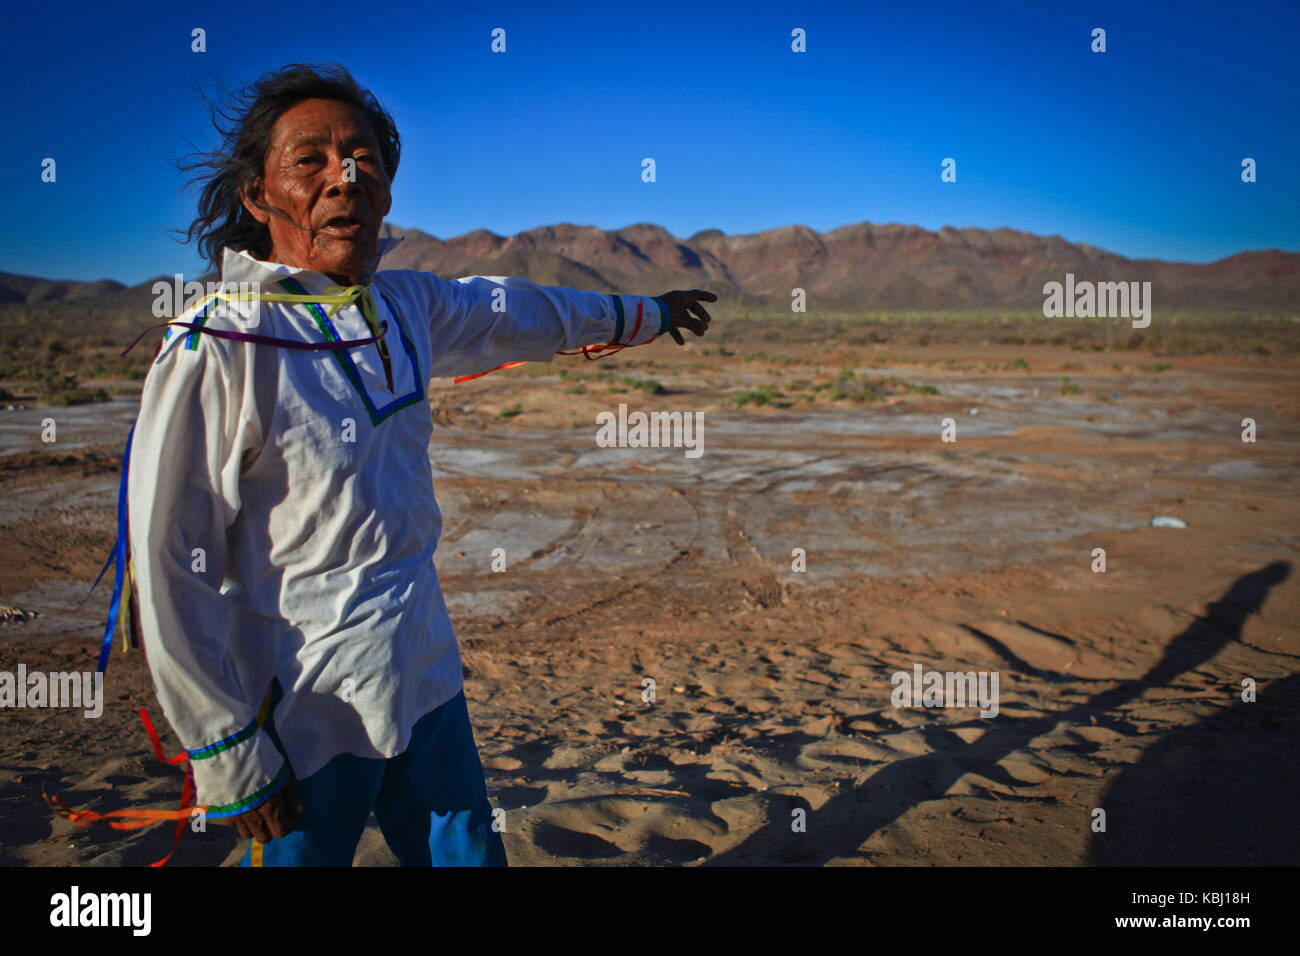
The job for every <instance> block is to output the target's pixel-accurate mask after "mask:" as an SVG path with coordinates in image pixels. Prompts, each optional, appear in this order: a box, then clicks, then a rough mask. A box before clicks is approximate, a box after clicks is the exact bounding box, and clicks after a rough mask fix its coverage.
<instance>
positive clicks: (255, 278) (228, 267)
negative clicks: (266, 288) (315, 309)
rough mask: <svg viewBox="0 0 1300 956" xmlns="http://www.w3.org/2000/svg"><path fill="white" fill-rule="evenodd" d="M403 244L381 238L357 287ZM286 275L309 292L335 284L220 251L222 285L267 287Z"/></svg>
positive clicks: (307, 273)
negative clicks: (255, 283) (251, 284)
mask: <svg viewBox="0 0 1300 956" xmlns="http://www.w3.org/2000/svg"><path fill="white" fill-rule="evenodd" d="M402 241H404V237H402V236H395V237H380V239H379V244H378V246H377V248H376V250H375V254H374V255H373V256H372V257H371V259H370V261H369V262H368V263H367V264H366V268H365V269H364V270H363V272H362V274H361V275H360V276H358V277H357V284H358V285H369V284H370V282H371V280H372V279H374V273H375V267H376V266H378V265H379V260H380V259H382V258H383V257H384V256H386V255H387V254H388V253H389V252H391V251H392V249H393V247H394V246H396V245H398V244H399V243H401V242H402ZM286 276H293V277H294V278H295V279H297V280H298V281H299V282H301V283H302V284H303V287H304V288H306V289H307V290H308V291H309V292H324V291H325V289H326V288H328V287H330V286H337V285H338V283H337V282H335V281H334V280H333V279H331V278H330V277H329V276H327V275H324V274H323V273H320V272H316V271H315V270H313V269H299V268H298V267H296V266H287V265H284V264H283V263H279V262H264V261H262V260H260V259H255V258H253V256H252V254H251V253H249V252H248V251H246V250H240V251H238V252H236V251H235V250H234V249H231V248H230V247H229V246H227V247H225V248H224V249H222V251H221V281H222V282H223V283H225V282H258V283H265V284H267V285H270V284H272V283H274V282H278V281H280V280H281V279H283V278H285V277H286Z"/></svg>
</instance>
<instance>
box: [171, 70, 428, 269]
mask: <svg viewBox="0 0 1300 956" xmlns="http://www.w3.org/2000/svg"><path fill="white" fill-rule="evenodd" d="M312 99H323V100H337V101H339V102H341V103H347V104H349V105H350V106H355V107H356V108H357V109H359V110H361V111H362V112H363V113H365V115H366V118H367V119H368V120H369V121H370V128H371V130H372V131H373V132H374V134H375V139H376V140H378V141H379V152H380V155H381V156H382V158H383V162H384V171H385V172H386V173H387V174H388V178H389V180H390V181H391V180H392V179H393V178H394V177H395V176H396V175H397V163H398V160H399V159H400V158H401V154H402V144H401V140H400V139H399V138H398V135H397V126H396V124H394V122H393V118H392V117H391V116H389V115H388V111H387V110H385V109H384V108H383V107H382V106H380V105H379V101H378V100H377V99H375V96H374V94H373V93H371V92H370V91H369V90H367V89H365V88H364V87H362V86H361V85H360V84H359V83H357V81H356V80H355V79H353V78H352V74H351V73H349V72H348V71H347V70H346V69H344V68H343V67H342V66H339V65H338V64H337V63H330V64H325V65H322V66H308V65H306V64H302V63H290V64H289V65H287V66H285V67H283V68H281V69H279V70H276V71H274V72H271V73H266V74H264V75H263V76H262V77H261V78H260V79H259V80H258V81H257V82H256V83H253V84H251V85H250V86H247V87H245V88H244V89H243V90H241V91H240V92H239V93H237V94H235V95H234V96H233V97H232V98H231V102H230V103H228V104H225V105H222V104H211V103H209V108H210V111H211V115H212V125H213V126H214V127H216V130H217V132H218V133H219V134H220V135H221V146H220V147H219V148H218V149H217V150H216V151H214V152H210V153H203V152H200V153H196V154H194V155H193V156H192V157H191V160H192V161H191V162H187V163H181V164H179V168H180V169H181V171H182V172H189V171H191V170H196V169H197V170H202V172H201V173H200V175H198V176H196V177H194V178H193V179H191V180H190V185H191V186H194V185H201V186H202V187H203V191H202V193H201V194H200V196H199V208H198V215H197V216H196V217H195V219H194V221H193V222H192V223H190V226H189V229H188V231H186V233H185V239H184V241H185V242H190V241H192V240H193V239H194V238H195V237H196V236H197V237H198V241H199V253H200V254H201V255H202V256H203V258H204V259H206V260H207V261H208V262H209V263H210V264H211V265H212V268H213V269H214V270H216V271H220V269H221V250H222V249H223V248H225V247H226V246H230V247H231V248H232V249H235V250H240V249H247V250H248V251H249V253H250V254H252V255H253V257H254V258H257V259H268V258H270V255H271V230H270V229H269V228H268V227H267V226H266V225H265V224H264V223H260V222H258V221H257V220H256V219H254V218H253V217H252V216H251V215H249V212H248V210H247V209H245V208H244V201H243V191H244V187H245V186H246V185H248V184H249V183H251V182H252V181H253V179H254V178H256V177H257V176H261V175H263V165H264V163H265V160H266V151H267V149H268V148H269V147H270V145H271V131H272V129H273V128H274V127H275V122H276V120H278V119H279V118H280V115H281V114H282V113H284V112H285V111H286V110H288V109H290V108H292V107H293V106H295V105H296V104H298V103H301V102H302V101H303V100H312Z"/></svg>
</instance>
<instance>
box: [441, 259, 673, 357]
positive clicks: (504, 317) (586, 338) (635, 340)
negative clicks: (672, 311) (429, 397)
mask: <svg viewBox="0 0 1300 956" xmlns="http://www.w3.org/2000/svg"><path fill="white" fill-rule="evenodd" d="M415 274H416V275H418V276H420V277H421V281H422V283H423V284H424V285H425V286H426V287H427V288H428V292H429V305H428V309H429V322H430V328H431V333H432V345H433V369H432V371H431V373H430V375H431V377H434V378H438V377H446V376H451V375H469V374H473V373H476V372H484V371H487V370H488V369H491V368H495V367H496V366H498V365H500V364H502V363H504V362H515V361H529V362H549V361H551V360H552V359H553V358H554V357H555V353H556V352H557V351H559V350H561V349H576V348H581V347H582V346H584V345H644V344H645V343H647V342H649V341H651V340H652V339H654V338H656V337H658V336H659V335H662V334H663V333H664V332H666V331H668V309H667V307H666V306H665V304H664V302H663V300H662V299H659V298H657V297H653V296H644V295H618V294H612V293H606V292H582V291H579V290H577V289H569V288H564V287H562V286H542V285H537V284H536V283H534V282H530V281H528V280H527V279H519V278H512V277H508V276H467V277H466V278H463V279H455V280H447V279H442V278H440V277H439V276H436V275H434V274H433V273H431V272H421V273H415Z"/></svg>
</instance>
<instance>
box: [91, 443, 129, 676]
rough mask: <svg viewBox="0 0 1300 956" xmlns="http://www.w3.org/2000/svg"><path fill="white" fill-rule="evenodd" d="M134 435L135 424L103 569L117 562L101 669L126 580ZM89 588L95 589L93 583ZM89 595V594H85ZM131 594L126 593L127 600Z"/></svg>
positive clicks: (124, 459)
mask: <svg viewBox="0 0 1300 956" xmlns="http://www.w3.org/2000/svg"><path fill="white" fill-rule="evenodd" d="M134 435H135V426H134V425H132V426H131V431H130V432H129V433H128V434H127V436H126V454H125V455H124V456H122V481H121V484H119V485H118V489H117V541H116V543H114V545H113V554H112V555H111V556H110V557H109V559H108V564H105V565H104V571H107V570H108V567H109V565H111V564H114V563H116V564H117V574H116V576H115V578H114V580H113V600H112V602H111V603H110V604H109V606H108V624H107V626H106V627H105V628H104V641H103V643H102V644H100V645H99V667H98V668H97V669H98V670H100V671H103V670H104V669H106V668H107V667H108V652H109V651H110V650H111V649H112V647H113V631H114V630H115V629H116V627H117V618H118V614H119V613H120V612H121V608H122V585H123V583H124V582H125V581H126V566H127V561H128V560H129V559H128V557H127V533H126V476H127V471H128V469H129V468H130V463H131V439H132V437H133V436H134ZM104 571H100V572H99V578H102V577H103V576H104ZM99 578H95V584H98V583H99ZM90 589H91V590H92V591H93V590H95V585H91V587H90ZM87 596H89V595H87ZM130 599H131V596H130V595H129V594H128V595H127V600H128V601H129V600H130Z"/></svg>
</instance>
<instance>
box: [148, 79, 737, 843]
mask: <svg viewBox="0 0 1300 956" xmlns="http://www.w3.org/2000/svg"><path fill="white" fill-rule="evenodd" d="M242 106H243V109H242V110H241V111H240V112H239V114H238V115H237V117H236V122H235V126H234V127H233V128H232V129H231V130H229V131H228V132H227V140H226V144H225V149H224V150H223V151H222V152H220V153H218V154H216V155H215V158H213V159H212V160H211V161H210V162H208V163H207V164H206V165H207V166H208V168H209V169H210V170H211V172H210V175H209V176H207V177H205V178H206V183H205V187H204V190H203V194H202V199H201V203H200V215H199V218H198V219H197V220H196V222H195V223H194V225H193V226H192V227H191V229H190V236H191V238H192V237H193V236H194V235H195V233H196V232H197V233H198V234H199V235H200V237H201V245H200V247H201V248H202V250H203V251H204V254H205V255H206V256H207V257H208V258H210V259H212V260H213V261H214V263H215V261H216V259H217V256H218V253H220V255H221V262H220V265H221V276H222V281H223V284H234V283H254V282H255V283H258V286H257V288H258V289H259V290H260V295H259V297H258V299H257V300H256V301H242V302H241V301H236V302H230V303H226V304H225V307H224V308H222V309H214V308H213V307H212V306H213V303H211V302H209V303H207V304H205V305H204V307H203V308H202V309H197V308H196V309H193V310H191V311H190V312H188V313H187V314H185V315H183V316H181V318H180V319H179V320H178V321H184V322H185V323H187V327H186V328H179V329H175V330H173V329H169V330H168V334H167V337H166V340H165V341H164V343H163V345H162V347H161V348H160V350H159V354H158V356H157V358H156V360H155V362H154V365H153V367H152V368H151V370H150V372H149V375H148V377H147V379H146V381H145V386H144V392H143V396H142V399H141V410H140V416H139V419H138V421H137V423H136V427H135V430H134V433H133V439H132V442H133V446H132V450H131V453H130V460H129V471H128V476H127V481H128V489H129V491H128V509H129V522H128V524H129V540H130V546H131V552H132V557H133V561H134V568H135V577H136V582H137V586H138V593H139V598H140V601H139V611H140V627H141V631H142V635H143V641H144V645H145V648H146V651H147V655H148V659H149V665H150V669H151V671H152V674H153V678H154V683H155V686H156V689H157V692H158V698H159V701H160V702H161V703H162V706H163V708H164V710H165V712H166V714H167V717H168V719H169V721H170V722H171V724H172V726H173V728H174V729H175V731H176V733H177V735H178V736H179V738H180V740H181V742H182V744H183V745H184V746H185V748H186V749H187V751H188V753H189V756H190V759H191V761H192V766H193V769H194V777H195V781H196V784H197V788H198V797H199V802H200V803H203V804H206V805H207V806H208V808H209V809H208V812H209V816H211V817H227V818H233V821H234V823H235V826H236V827H237V828H238V830H239V832H240V834H241V835H243V836H247V837H249V838H250V843H249V849H248V852H247V853H246V854H245V857H244V864H245V865H280V866H293V865H342V866H349V865H351V863H352V858H353V855H354V853H355V850H356V846H357V842H358V840H359V839H360V836H361V833H362V831H363V829H364V827H365V824H366V821H367V820H368V818H369V815H370V813H371V811H372V810H373V811H374V813H375V815H376V818H377V820H378V823H379V826H380V828H381V830H382V832H383V834H384V837H385V839H386V840H387V842H388V845H389V846H390V847H391V848H392V850H393V852H394V853H395V855H396V856H397V858H398V860H399V861H400V862H401V863H402V864H403V865H414V866H419V865H423V866H428V865H431V864H432V865H504V864H505V862H506V859H505V851H504V848H503V846H502V842H501V838H500V834H499V833H498V832H497V831H498V829H499V828H498V827H496V826H494V825H493V824H494V819H493V815H492V810H491V807H490V805H489V804H488V801H487V791H486V786H485V783H484V779H483V770H482V767H481V765H480V763H479V758H478V752H477V749H476V747H475V744H474V738H473V733H472V730H471V728H470V724H469V719H468V715H467V712H466V706H465V695H464V691H463V679H462V670H461V662H460V654H459V649H458V647H457V644H456V638H455V635H454V634H453V632H452V627H451V623H450V621H449V619H448V615H447V608H446V605H445V603H444V601H443V597H442V592H441V588H440V586H439V583H438V576H437V571H436V569H435V567H434V563H433V555H434V550H435V548H436V546H437V542H438V536H439V533H440V530H441V516H440V514H439V511H438V506H437V502H436V501H435V500H434V492H433V478H432V470H431V468H430V464H429V457H428V449H429V442H430V438H431V435H432V420H431V414H430V409H429V403H428V398H427V395H426V387H427V384H428V382H429V380H430V378H432V377H436V376H449V375H458V374H470V373H477V372H482V371H486V370H488V369H490V368H493V367H495V366H498V365H499V364H501V363H504V362H509V361H519V360H546V359H549V358H550V357H551V356H552V355H553V353H555V352H556V351H557V350H561V349H574V348H581V347H584V346H590V345H598V344H599V345H608V344H621V345H639V344H643V343H645V342H647V341H649V340H651V339H653V338H655V337H656V336H657V335H659V334H661V333H663V332H668V333H669V334H671V335H672V337H673V338H674V340H675V341H676V342H677V343H678V344H682V342H683V339H682V337H681V332H680V331H679V330H681V329H686V330H689V331H691V332H693V333H694V334H696V335H702V334H703V333H704V331H705V330H706V328H707V327H708V323H709V316H708V313H707V312H706V311H705V310H704V308H703V307H702V306H701V305H699V302H700V300H702V299H703V300H706V301H716V297H715V296H713V295H712V294H711V293H707V292H700V291H692V292H680V291H678V292H668V293H665V294H663V295H661V296H658V297H653V298H652V297H644V296H636V295H617V296H616V295H608V294H601V293H596V292H580V291H575V290H572V289H564V288H550V287H542V286H538V285H535V284H533V283H531V282H528V281H525V280H523V279H514V278H484V277H481V276H475V277H471V278H466V279H459V280H456V281H447V280H443V279H441V278H439V277H438V276H436V275H433V274H431V273H424V272H416V271H375V267H376V265H377V263H378V261H379V259H380V257H381V256H382V255H383V254H384V253H385V252H386V251H387V249H388V248H390V247H391V245H393V244H394V241H393V240H384V241H383V242H380V241H379V228H380V224H381V223H382V221H383V218H384V216H385V215H386V214H387V213H388V211H389V209H390V207H391V205H392V198H391V194H390V191H389V189H390V183H391V181H392V177H393V174H394V173H395V172H396V170H397V163H398V156H399V140H398V136H397V132H396V129H395V128H394V126H393V122H392V120H391V118H390V117H389V116H388V114H387V113H386V112H385V111H384V110H383V109H382V107H380V106H379V104H378V103H377V102H376V101H375V100H374V98H373V96H372V95H371V94H370V93H369V92H367V91H365V90H363V89H361V88H360V87H359V86H357V84H356V83H355V81H354V80H353V79H352V77H351V76H350V75H349V74H348V73H347V71H345V70H343V69H342V68H332V69H325V70H316V69H313V68H309V67H304V66H299V65H295V66H292V67H289V68H286V69H284V70H282V71H280V72H278V73H276V74H272V75H269V76H267V77H264V78H263V79H262V80H261V81H260V82H258V83H257V84H256V85H255V86H254V87H252V88H251V90H250V92H249V94H248V95H247V97H246V99H245V101H244V103H243V104H242ZM329 343H335V344H333V345H331V344H329ZM314 348H315V349H318V350H316V351H313V350H312V349H314Z"/></svg>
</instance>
